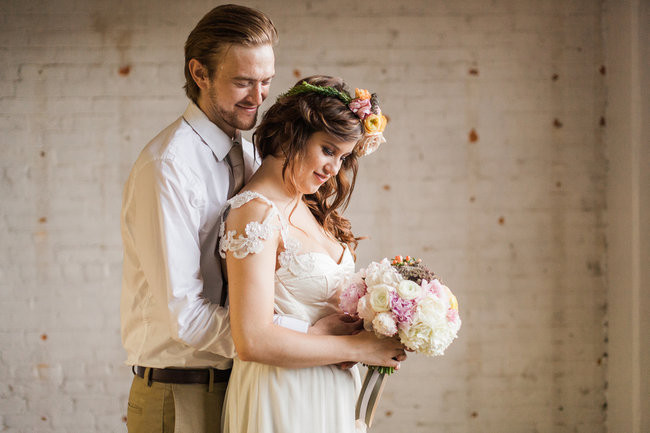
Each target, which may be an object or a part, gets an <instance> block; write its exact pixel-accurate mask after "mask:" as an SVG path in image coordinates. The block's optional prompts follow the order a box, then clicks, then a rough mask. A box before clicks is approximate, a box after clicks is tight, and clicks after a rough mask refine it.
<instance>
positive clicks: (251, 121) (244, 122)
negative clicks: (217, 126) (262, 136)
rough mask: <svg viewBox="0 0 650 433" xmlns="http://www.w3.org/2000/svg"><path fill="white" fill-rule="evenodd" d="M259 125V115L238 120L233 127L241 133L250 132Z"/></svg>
mask: <svg viewBox="0 0 650 433" xmlns="http://www.w3.org/2000/svg"><path fill="white" fill-rule="evenodd" d="M256 123H257V113H255V115H254V116H253V117H252V118H247V119H243V118H241V117H240V118H237V119H236V122H235V124H234V125H233V126H234V127H235V128H236V129H239V130H240V131H249V130H251V129H253V128H254V127H255V124H256Z"/></svg>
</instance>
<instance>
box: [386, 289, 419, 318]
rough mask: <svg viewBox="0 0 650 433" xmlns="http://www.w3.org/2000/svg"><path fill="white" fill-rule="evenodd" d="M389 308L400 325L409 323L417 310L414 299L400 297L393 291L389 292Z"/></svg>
mask: <svg viewBox="0 0 650 433" xmlns="http://www.w3.org/2000/svg"><path fill="white" fill-rule="evenodd" d="M390 309H391V311H392V312H393V314H394V315H395V319H397V322H398V323H399V324H400V325H410V324H411V323H412V322H413V316H414V315H415V312H416V311H417V302H416V299H410V300H406V299H402V298H400V297H399V295H398V294H397V293H395V292H393V293H392V294H391V300H390Z"/></svg>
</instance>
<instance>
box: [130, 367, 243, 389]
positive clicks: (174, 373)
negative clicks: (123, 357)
mask: <svg viewBox="0 0 650 433" xmlns="http://www.w3.org/2000/svg"><path fill="white" fill-rule="evenodd" d="M132 370H133V373H134V374H136V375H138V376H140V377H141V378H143V379H145V377H144V372H145V370H146V367H140V366H133V368H132ZM210 371H212V383H220V382H228V379H229V378H230V371H231V369H228V370H217V369H216V368H196V369H185V368H152V369H151V373H150V377H149V380H150V381H152V382H162V383H202V384H205V385H207V384H209V383H210Z"/></svg>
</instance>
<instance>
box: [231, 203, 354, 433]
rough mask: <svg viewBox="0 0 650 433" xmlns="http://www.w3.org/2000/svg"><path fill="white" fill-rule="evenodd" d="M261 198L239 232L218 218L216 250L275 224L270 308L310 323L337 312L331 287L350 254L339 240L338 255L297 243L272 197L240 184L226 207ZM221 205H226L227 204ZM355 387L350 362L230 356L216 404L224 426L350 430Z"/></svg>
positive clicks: (248, 242)
mask: <svg viewBox="0 0 650 433" xmlns="http://www.w3.org/2000/svg"><path fill="white" fill-rule="evenodd" d="M251 200H261V201H262V202H264V203H266V204H267V205H268V207H269V210H268V213H267V215H266V217H265V218H264V220H263V221H261V222H258V221H251V222H249V223H248V224H247V225H246V229H245V231H246V233H245V234H243V235H242V234H237V233H235V232H234V231H228V232H226V231H225V226H224V223H223V222H222V224H221V233H220V237H221V241H220V245H219V252H220V254H221V255H222V257H223V256H224V255H225V252H226V251H231V252H232V253H233V255H234V256H235V257H236V258H243V257H246V255H248V254H254V253H257V252H260V251H261V250H262V248H263V247H264V246H263V243H262V240H263V239H266V238H267V237H268V236H269V234H270V233H271V232H272V230H279V231H280V235H281V239H282V242H283V247H284V249H283V251H282V252H281V253H280V254H279V255H278V263H279V265H280V266H279V268H278V269H277V270H276V271H275V275H274V281H275V306H274V308H275V312H276V313H278V314H281V315H286V316H291V317H294V318H298V319H301V320H304V321H307V322H308V323H310V324H312V325H313V324H314V323H315V322H316V321H317V320H318V319H320V318H321V317H324V316H326V315H328V314H331V313H334V312H337V305H338V294H337V287H338V286H339V285H340V283H341V282H342V281H343V279H344V278H345V276H346V275H349V274H351V273H353V272H354V260H353V258H352V254H351V253H350V251H349V250H348V249H347V247H346V248H345V251H344V252H343V256H342V257H341V260H340V263H337V262H336V261H334V260H333V259H332V258H331V257H330V256H329V255H327V254H325V253H317V252H304V251H301V249H300V248H301V247H300V243H299V242H298V241H297V240H296V239H295V238H292V237H291V236H290V235H289V227H288V223H287V221H286V220H285V219H284V217H283V216H282V215H281V214H280V212H279V211H278V209H277V208H276V207H275V205H274V204H273V202H271V201H270V200H268V199H267V198H266V197H264V196H262V195H261V194H259V193H256V192H252V191H245V192H243V193H241V194H239V195H236V196H235V197H233V198H232V199H230V200H229V201H228V204H227V205H226V208H225V210H226V212H225V213H224V220H225V216H226V214H227V212H228V210H229V209H234V208H238V207H241V206H243V205H245V204H246V203H248V202H250V201H251ZM228 206H229V207H228ZM359 387H360V380H359V371H358V369H357V367H356V366H355V367H353V368H352V369H349V370H341V369H339V368H338V367H336V366H319V367H310V368H283V367H275V366H271V365H266V364H260V363H257V362H247V361H242V360H240V359H238V358H235V359H234V364H233V369H232V374H231V376H230V381H229V384H228V390H227V393H226V400H225V402H224V407H223V421H222V423H223V432H224V433H289V432H296V433H298V432H300V433H334V432H336V433H353V432H355V431H357V430H355V420H354V409H355V403H356V398H357V394H358V391H359Z"/></svg>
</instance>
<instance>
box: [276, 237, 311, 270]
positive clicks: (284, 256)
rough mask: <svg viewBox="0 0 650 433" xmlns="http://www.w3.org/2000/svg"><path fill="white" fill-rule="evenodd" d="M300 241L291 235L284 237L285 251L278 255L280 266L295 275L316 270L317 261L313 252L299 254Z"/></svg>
mask: <svg viewBox="0 0 650 433" xmlns="http://www.w3.org/2000/svg"><path fill="white" fill-rule="evenodd" d="M298 251H300V242H299V241H298V240H297V239H294V238H291V237H289V236H286V237H284V251H282V252H281V253H280V254H279V255H278V262H279V263H280V266H281V267H283V268H285V269H287V270H288V271H289V272H291V273H292V274H293V275H295V276H297V277H298V276H300V275H301V274H303V275H304V274H309V273H311V272H312V271H313V270H314V266H315V262H314V257H313V256H312V255H311V254H298Z"/></svg>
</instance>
